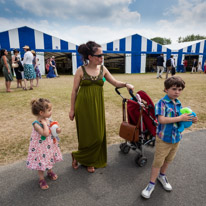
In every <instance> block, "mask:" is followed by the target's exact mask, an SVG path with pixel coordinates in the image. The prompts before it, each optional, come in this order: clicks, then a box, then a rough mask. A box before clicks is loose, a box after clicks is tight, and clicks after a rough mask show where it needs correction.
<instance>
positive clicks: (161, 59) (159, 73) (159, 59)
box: [157, 54, 164, 79]
mask: <svg viewBox="0 0 206 206" xmlns="http://www.w3.org/2000/svg"><path fill="white" fill-rule="evenodd" d="M163 63H164V54H160V56H158V57H157V79H159V78H161V79H162V73H163V72H164V67H163Z"/></svg>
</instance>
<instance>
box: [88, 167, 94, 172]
mask: <svg viewBox="0 0 206 206" xmlns="http://www.w3.org/2000/svg"><path fill="white" fill-rule="evenodd" d="M87 171H88V172H89V173H94V172H95V169H94V167H87Z"/></svg>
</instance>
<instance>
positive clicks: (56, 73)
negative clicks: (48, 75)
mask: <svg viewBox="0 0 206 206" xmlns="http://www.w3.org/2000/svg"><path fill="white" fill-rule="evenodd" d="M52 66H53V67H54V73H55V75H56V77H59V75H58V72H57V67H56V62H55V57H54V56H52Z"/></svg>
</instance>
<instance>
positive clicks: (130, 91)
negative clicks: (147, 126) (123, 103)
mask: <svg viewBox="0 0 206 206" xmlns="http://www.w3.org/2000/svg"><path fill="white" fill-rule="evenodd" d="M119 89H120V88H118V87H116V88H115V91H116V92H117V94H118V95H120V96H121V97H122V98H123V99H124V97H123V96H122V95H121V93H120V91H119ZM129 94H130V95H131V97H132V98H133V99H134V100H135V101H136V102H137V101H138V100H137V98H136V97H135V96H134V94H133V91H132V90H131V89H130V90H129Z"/></svg>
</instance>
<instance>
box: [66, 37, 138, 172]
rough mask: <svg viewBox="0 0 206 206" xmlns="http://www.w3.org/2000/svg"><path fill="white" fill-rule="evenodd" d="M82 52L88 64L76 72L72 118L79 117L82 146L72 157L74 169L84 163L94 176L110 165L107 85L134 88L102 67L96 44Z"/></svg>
mask: <svg viewBox="0 0 206 206" xmlns="http://www.w3.org/2000/svg"><path fill="white" fill-rule="evenodd" d="M78 52H79V54H80V55H81V56H82V58H83V60H84V63H85V64H84V65H83V66H81V67H79V68H78V69H77V71H76V74H75V76H74V83H73V89H72V94H71V108H70V112H69V118H70V120H72V121H73V120H74V117H75V120H76V127H77V135H78V144H79V145H78V151H74V152H72V154H71V155H72V167H73V168H74V169H75V170H76V169H78V163H80V164H81V165H84V166H85V167H86V169H87V171H88V172H90V173H93V172H95V168H102V167H105V166H106V164H107V144H106V123H105V108H104V91H103V85H104V82H105V80H107V82H108V83H110V84H112V85H113V86H115V87H119V88H121V87H126V88H127V89H128V90H133V89H134V86H133V85H131V84H129V83H127V82H126V83H124V82H120V81H118V80H116V79H115V78H114V77H113V76H112V75H111V74H110V72H109V71H108V70H107V68H106V67H104V66H103V65H102V63H103V52H102V48H101V46H100V45H99V44H97V43H96V42H93V41H89V42H87V43H86V44H81V45H80V46H79V48H78Z"/></svg>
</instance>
